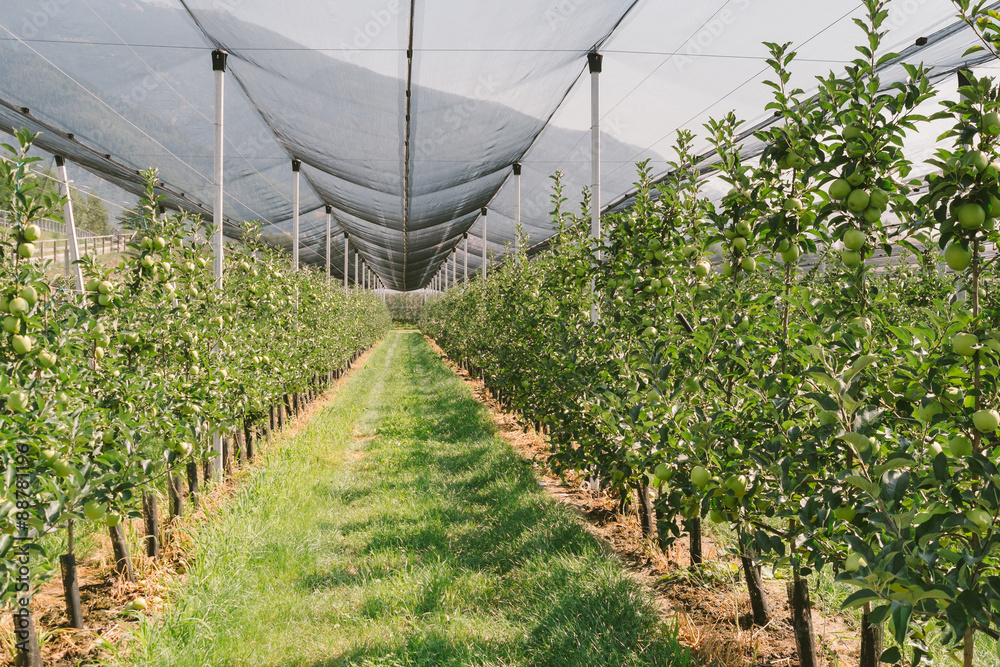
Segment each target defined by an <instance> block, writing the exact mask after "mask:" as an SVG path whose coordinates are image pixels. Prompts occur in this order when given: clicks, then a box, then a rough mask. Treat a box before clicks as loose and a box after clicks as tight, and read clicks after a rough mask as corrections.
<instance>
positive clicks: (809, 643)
mask: <svg viewBox="0 0 1000 667" xmlns="http://www.w3.org/2000/svg"><path fill="white" fill-rule="evenodd" d="M788 606H789V607H791V609H792V630H793V631H794V632H795V646H796V648H797V649H798V653H799V665H800V667H816V666H817V665H818V664H819V662H818V661H817V659H816V634H815V633H814V632H813V621H812V603H811V602H810V601H809V581H808V580H807V579H803V578H802V577H800V576H799V573H798V572H797V571H796V572H795V580H794V581H790V582H788Z"/></svg>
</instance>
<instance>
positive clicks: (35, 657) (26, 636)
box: [14, 606, 43, 667]
mask: <svg viewBox="0 0 1000 667" xmlns="http://www.w3.org/2000/svg"><path fill="white" fill-rule="evenodd" d="M14 639H15V641H16V642H17V643H16V650H17V654H16V656H15V658H14V665H15V667H43V665H42V652H41V649H39V648H38V635H37V634H35V621H34V619H32V618H31V609H30V608H29V607H20V606H19V607H18V610H17V611H16V612H15V613H14Z"/></svg>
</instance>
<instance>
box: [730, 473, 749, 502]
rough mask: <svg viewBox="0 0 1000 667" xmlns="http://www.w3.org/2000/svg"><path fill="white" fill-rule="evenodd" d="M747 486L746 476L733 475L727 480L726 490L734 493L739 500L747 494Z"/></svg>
mask: <svg viewBox="0 0 1000 667" xmlns="http://www.w3.org/2000/svg"><path fill="white" fill-rule="evenodd" d="M747 484H748V481H747V478H746V475H731V476H730V477H729V478H728V479H727V480H726V488H727V489H729V490H730V491H732V492H733V495H734V496H736V497H737V498H742V497H743V496H745V495H746V494H747Z"/></svg>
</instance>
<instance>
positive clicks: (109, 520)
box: [104, 514, 122, 528]
mask: <svg viewBox="0 0 1000 667" xmlns="http://www.w3.org/2000/svg"><path fill="white" fill-rule="evenodd" d="M121 522H122V515H121V514H108V515H106V516H105V517H104V525H105V526H107V527H108V528H114V527H115V526H117V525H118V524H119V523H121Z"/></svg>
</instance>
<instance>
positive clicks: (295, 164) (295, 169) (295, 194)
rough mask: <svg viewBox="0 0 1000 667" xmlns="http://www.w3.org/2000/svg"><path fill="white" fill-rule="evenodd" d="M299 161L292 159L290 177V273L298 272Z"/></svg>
mask: <svg viewBox="0 0 1000 667" xmlns="http://www.w3.org/2000/svg"><path fill="white" fill-rule="evenodd" d="M301 167H302V162H301V160H297V159H295V158H292V175H293V176H292V177H293V178H294V180H295V186H294V188H293V190H292V208H293V209H294V210H293V211H292V271H298V270H299V169H300V168H301Z"/></svg>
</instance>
